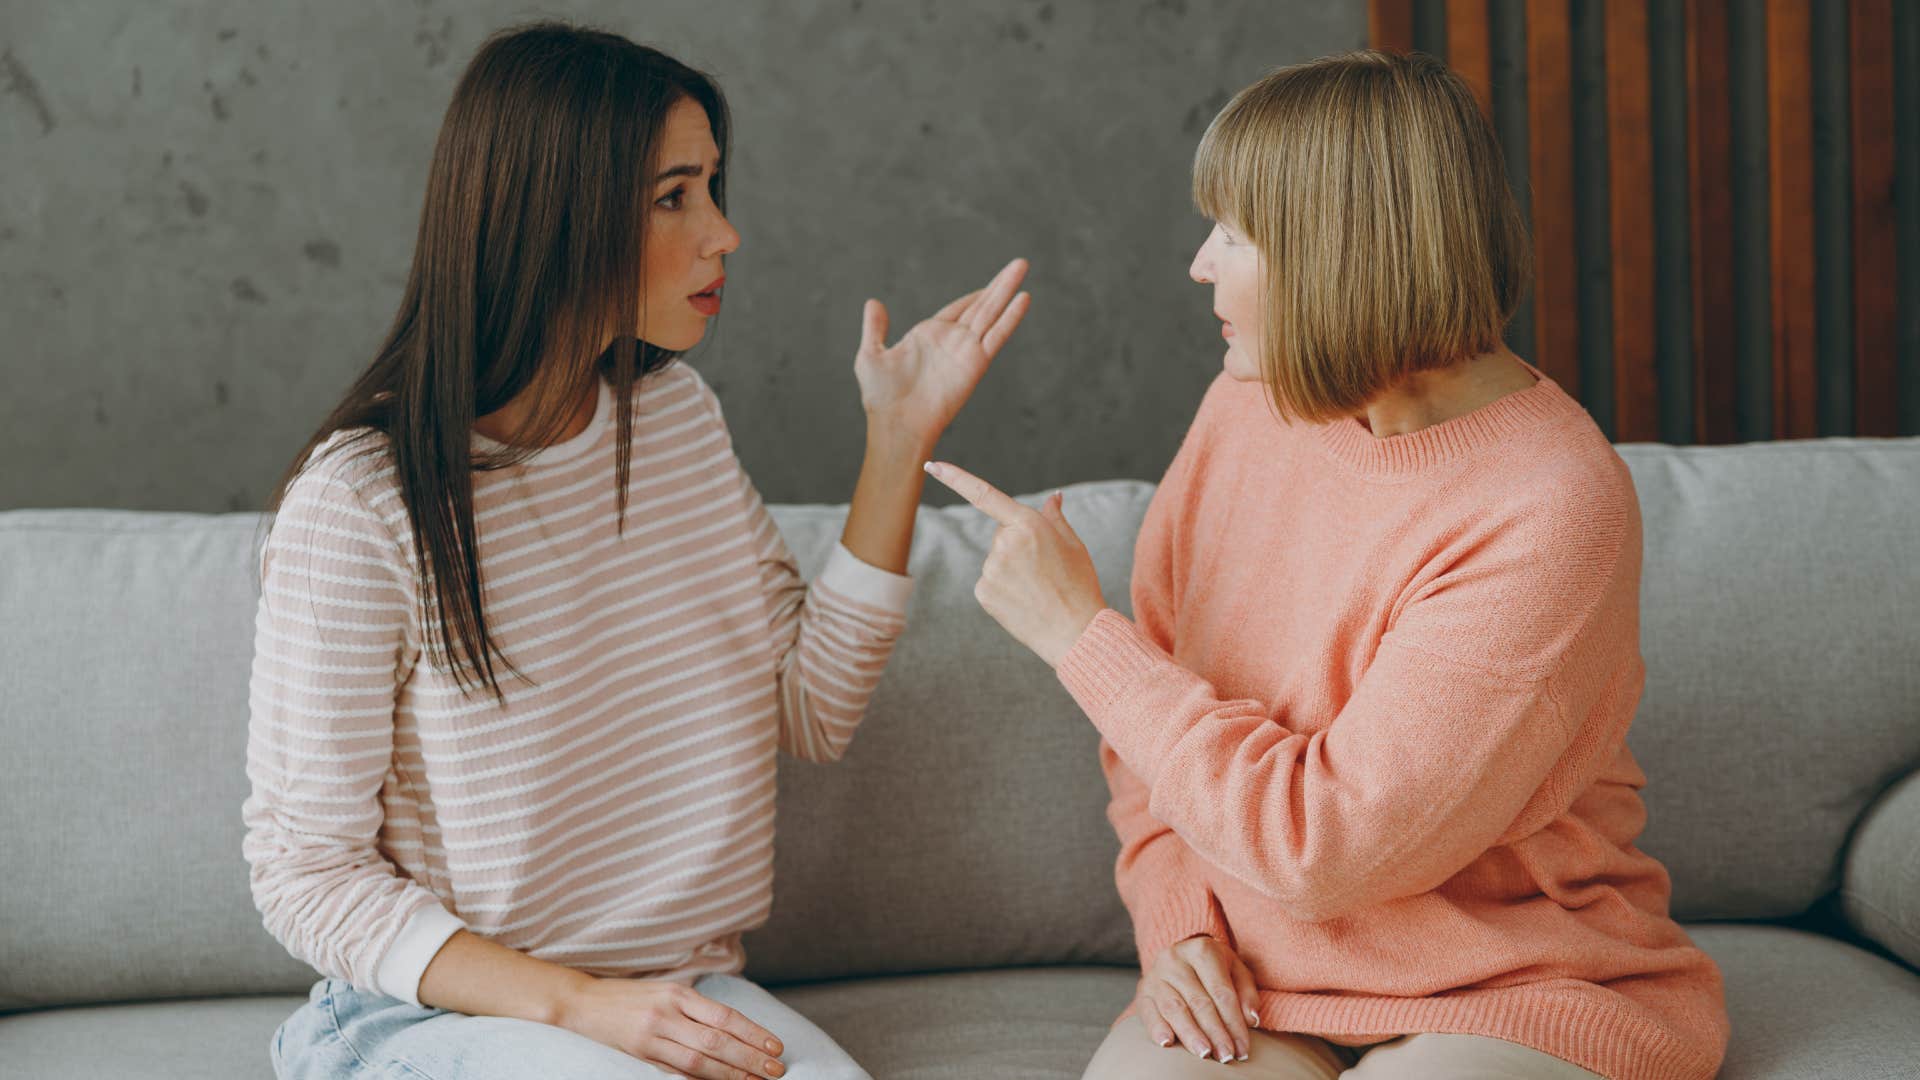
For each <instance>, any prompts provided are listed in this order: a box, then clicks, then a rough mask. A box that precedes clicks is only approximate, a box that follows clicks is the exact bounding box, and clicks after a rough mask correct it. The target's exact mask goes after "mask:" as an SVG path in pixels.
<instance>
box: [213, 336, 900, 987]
mask: <svg viewBox="0 0 1920 1080" xmlns="http://www.w3.org/2000/svg"><path fill="white" fill-rule="evenodd" d="M614 412H615V408H614V398H613V391H612V389H611V387H609V386H608V385H607V384H606V383H605V382H604V381H603V382H602V383H601V384H600V400H599V404H598V406H597V407H596V409H595V411H594V415H593V420H592V421H591V423H590V424H589V425H588V427H587V428H586V430H585V431H583V432H581V433H580V434H579V435H578V436H576V437H573V438H570V439H567V440H564V441H562V442H559V443H556V444H554V445H552V446H548V447H546V448H544V449H542V450H540V451H539V452H537V453H536V454H535V455H534V456H533V457H531V458H529V459H528V460H527V461H525V462H523V463H521V464H519V465H515V466H512V467H509V468H506V469H501V470H495V471H486V472H480V471H476V472H475V473H474V475H473V481H474V515H475V528H476V531H477V536H478V540H477V550H478V555H479V561H480V565H481V573H482V581H483V583H484V590H485V591H484V596H485V603H486V614H487V618H488V622H489V628H490V630H491V632H492V633H493V635H494V637H495V640H496V642H497V643H498V644H499V646H500V647H501V651H502V652H503V653H504V654H505V656H506V657H507V659H508V660H509V661H510V662H511V663H512V664H513V665H514V666H515V667H517V668H518V669H519V671H521V672H522V673H523V674H524V675H525V676H526V680H522V679H519V678H517V677H515V676H514V675H513V674H512V673H511V672H509V671H506V670H504V669H501V673H500V675H501V689H502V690H503V691H504V692H505V695H506V703H505V705H504V706H503V705H501V704H499V703H498V702H496V701H495V699H494V698H493V696H492V695H491V693H490V692H488V691H486V690H484V689H483V690H481V691H480V692H478V693H476V694H474V695H472V696H470V697H468V696H463V695H462V694H461V693H460V692H459V690H458V688H457V685H456V683H455V682H454V680H453V678H452V676H451V674H450V673H449V672H448V671H446V670H444V669H443V668H442V667H441V666H439V665H438V664H436V663H435V661H434V659H433V657H432V656H430V655H429V654H428V650H426V649H425V648H423V646H424V644H425V643H426V641H427V640H428V636H427V631H428V629H429V628H430V624H428V625H425V626H423V623H422V618H421V614H420V612H421V611H422V603H421V600H422V597H421V596H420V590H419V589H418V588H417V586H416V581H417V580H418V574H417V564H416V561H415V559H414V554H413V549H412V537H411V530H410V528H409V524H408V520H407V514H406V510H405V508H404V506H403V505H402V503H401V499H400V495H399V489H398V486H397V483H396V481H395V478H394V474H393V470H392V466H391V463H390V461H388V460H387V459H386V457H385V455H372V456H362V455H358V454H355V453H349V452H348V451H350V450H353V449H355V447H354V446H353V445H351V444H353V443H354V436H355V435H356V434H357V435H360V436H366V435H369V434H370V433H369V432H367V431H365V430H364V429H363V430H361V431H360V432H357V433H349V432H341V433H336V434H335V435H334V436H332V437H331V438H329V439H328V440H327V441H326V442H324V443H323V444H322V445H321V446H320V447H319V448H318V449H317V450H316V451H315V453H314V455H313V458H312V462H311V463H310V464H309V466H308V467H307V468H306V469H304V470H303V471H302V472H301V474H300V475H299V477H298V478H297V479H296V480H295V481H294V482H293V483H292V484H291V485H290V487H289V489H288V492H287V495H286V497H285V499H284V500H283V504H282V506H281V508H280V511H279V513H278V515H277V516H276V518H275V519H274V522H273V526H272V529H271V531H270V532H269V534H268V536H267V540H266V543H265V545H264V547H263V548H262V550H261V552H260V579H261V588H262V593H261V598H260V603H259V607H258V611H257V615H256V618H255V648H254V661H253V670H252V679H251V684H250V690H249V704H250V711H251V716H250V721H249V725H248V742H247V774H248V777H249V779H250V780H251V782H252V790H251V794H250V796H249V797H248V798H247V800H246V802H245V804H244V806H243V807H242V816H243V818H244V821H245V824H246V839H245V842H244V852H245V855H246V858H247V862H248V864H249V865H250V867H251V880H252V887H253V897H254V902H255V904H256V906H257V907H258V908H259V909H260V911H261V913H262V914H263V916H264V917H265V922H266V926H267V929H268V930H269V931H270V932H271V933H272V934H273V935H274V937H275V938H276V939H278V940H279V941H280V942H281V943H282V944H284V945H285V946H286V947H287V949H288V950H289V951H290V952H292V953H293V955H294V956H296V957H298V958H299V959H301V960H303V961H305V962H306V963H308V964H311V965H312V966H313V967H314V968H315V969H317V970H319V971H321V972H322V973H325V974H327V975H331V976H335V977H340V978H345V979H347V980H349V981H350V982H352V983H353V984H354V985H355V986H357V987H360V988H362V989H369V990H379V991H382V992H384V993H387V994H390V995H392V996H394V997H397V998H400V999H402V1000H405V1001H408V1002H411V1003H414V1004H418V996H417V994H418V986H419V982H420V977H421V974H422V973H423V972H424V971H425V970H426V967H427V965H428V963H429V962H430V961H431V960H432V958H433V956H434V954H435V953H436V952H437V951H438V950H439V948H440V946H441V945H442V944H444V943H445V941H446V940H447V938H449V937H451V936H452V935H453V933H454V932H455V931H456V930H459V929H461V928H463V927H464V928H466V929H468V930H470V931H472V932H474V933H476V934H479V935H481V936H483V937H486V938H488V939H490V940H492V941H495V942H498V943H500V944H503V945H507V946H509V947H512V948H514V949H518V950H520V951H522V952H525V953H527V954H529V955H532V956H534V957H537V958H539V959H542V960H548V961H552V962H555V963H559V964H564V965H566V966H568V967H572V968H575V969H578V970H581V971H585V972H588V973H590V974H595V975H613V976H642V977H650V978H675V979H681V980H691V979H692V978H695V977H697V976H699V975H701V974H705V973H709V972H738V971H739V970H741V968H742V967H743V966H744V963H745V956H744V954H743V952H742V949H741V946H740V936H741V934H742V933H743V932H744V931H747V930H750V929H753V928H754V927H756V926H759V925H760V924H762V923H763V922H765V921H766V918H767V915H768V912H769V909H770V905H771V901H772V886H773V833H774V752H775V749H776V747H777V748H779V749H781V750H785V751H787V752H788V753H790V754H792V755H795V756H797V757H800V758H803V759H806V760H810V761H831V760H834V759H836V758H838V757H839V756H840V755H841V754H842V753H843V752H844V751H845V749H846V746H847V742H848V740H849V739H850V738H852V736H853V734H854V731H855V728H856V727H857V725H858V724H859V721H860V718H861V715H862V713H863V711H864V710H865V707H866V703H867V699H868V697H869V695H870V694H871V693H872V691H873V688H874V686H875V684H876V683H877V682H878V680H879V677H880V672H881V669H882V668H883V667H884V666H885V664H886V661H887V658H888V656H889V654H890V653H891V651H892V648H893V642H894V640H895V638H896V637H897V636H898V634H899V632H900V630H901V628H902V625H903V619H904V614H905V611H906V604H907V599H908V596H909V594H910V592H911V588H912V582H911V580H910V579H908V578H905V577H902V576H900V575H897V574H892V573H888V572H886V571H884V570H880V569H878V568H876V567H873V566H870V565H868V564H866V563H864V562H861V561H860V560H859V559H857V558H855V557H854V556H853V555H852V554H851V553H849V552H848V551H847V550H846V548H844V547H837V548H836V549H835V550H834V552H833V554H832V556H831V557H830V559H829V561H828V563H827V566H826V568H825V569H824V570H823V571H822V572H821V574H820V575H819V577H818V578H817V579H816V580H815V581H814V582H813V584H812V585H811V586H809V585H807V584H806V583H804V582H803V581H802V580H801V578H800V576H799V573H798V571H797V569H796V566H795V563H794V559H793V556H792V555H791V553H790V552H789V551H788V549H787V547H786V544H785V542H784V541H783V540H782V539H781V536H780V534H779V532H778V531H777V530H776V529H775V527H774V524H773V521H772V519H771V518H770V517H769V516H768V514H767V511H766V508H765V506H764V505H763V504H762V502H761V500H760V497H759V494H758V493H757V492H756V491H755V490H754V488H753V485H752V483H751V481H749V480H748V478H747V476H746V474H745V473H744V472H743V471H742V469H741V467H740V463H739V461H738V459H737V458H736V457H735V456H734V453H733V448H732V442H731V439H730V438H729V435H728V432H727V427H726V423H725V421H724V419H723V418H722V416H721V412H720V407H719V403H718V401H717V400H716V399H715V398H714V395H713V392H712V391H711V390H710V389H709V388H708V387H707V385H706V384H705V383H704V382H703V381H702V380H701V379H700V377H699V376H698V375H697V374H696V373H695V372H694V371H693V370H692V369H691V368H689V367H687V366H685V365H684V364H674V365H671V366H669V367H668V368H666V369H665V370H663V371H661V372H658V373H656V374H654V375H651V376H648V377H647V378H645V379H644V380H642V381H641V382H640V383H639V384H637V385H636V386H635V389H634V393H633V428H632V468H631V475H630V481H629V485H628V506H627V518H626V525H625V532H624V535H622V534H621V533H620V532H618V531H617V530H616V516H617V513H616V504H615V498H614V496H615V492H614V490H613V489H614V484H613V477H614V475H615V471H614V462H615V432H616V430H617V428H618V425H617V424H616V423H615V422H614ZM374 437H375V438H378V436H374ZM474 445H475V447H476V449H482V450H485V449H498V448H499V444H497V443H494V442H493V441H491V440H489V439H487V438H486V437H484V436H481V435H479V434H477V433H476V434H475V435H474Z"/></svg>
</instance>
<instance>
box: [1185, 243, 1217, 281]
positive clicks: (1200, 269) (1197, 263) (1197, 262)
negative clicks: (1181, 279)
mask: <svg viewBox="0 0 1920 1080" xmlns="http://www.w3.org/2000/svg"><path fill="white" fill-rule="evenodd" d="M1187 276H1188V277H1190V278H1192V279H1193V280H1194V281H1196V282H1198V283H1199V284H1201V285H1211V284H1213V266H1212V264H1211V263H1209V262H1208V260H1207V249H1205V248H1201V249H1200V250H1199V252H1197V253H1195V255H1194V256H1193V265H1191V266H1189V267H1187Z"/></svg>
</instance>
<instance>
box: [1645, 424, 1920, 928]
mask: <svg viewBox="0 0 1920 1080" xmlns="http://www.w3.org/2000/svg"><path fill="white" fill-rule="evenodd" d="M1619 450H1620V455H1621V457H1623V458H1624V459H1625V460H1626V462H1627V465H1628V467H1629V468H1631V469H1632V470H1633V481H1634V486H1635V488H1636V489H1637V490H1638V492H1639V496H1640V504H1641V509H1642V513H1641V517H1642V520H1643V528H1644V532H1645V536H1646V553H1645V557H1644V560H1643V566H1644V570H1643V574H1642V578H1641V591H1640V596H1641V603H1640V623H1641V639H1640V650H1641V653H1642V654H1643V655H1644V656H1645V658H1646V663H1647V685H1646V692H1645V695H1644V696H1643V697H1642V699H1641V703H1640V711H1639V714H1638V715H1637V716H1636V717H1635V718H1634V722H1633V728H1632V730H1631V731H1630V732H1629V734H1628V744H1629V745H1630V746H1632V748H1633V751H1634V754H1635V756H1636V757H1637V758H1638V759H1639V761H1640V764H1641V766H1642V767H1643V768H1644V769H1645V770H1646V772H1647V776H1648V784H1647V789H1646V791H1645V792H1644V793H1643V795H1644V797H1645V799H1646V803H1647V817H1648V821H1647V828H1646V832H1645V833H1644V834H1643V836H1642V838H1641V840H1640V846H1641V847H1642V848H1644V849H1645V850H1646V851H1647V852H1649V853H1651V854H1652V855H1654V856H1656V857H1657V858H1659V859H1660V860H1661V861H1663V862H1664V863H1666V865H1667V868H1668V870H1670V871H1671V872H1672V875H1673V883H1674V886H1673V892H1674V895H1673V911H1674V914H1675V915H1676V916H1678V917H1680V918H1682V919H1688V920H1696V919H1709V918H1713V919H1719V918H1730V919H1772V918H1782V917H1785V916H1789V915H1793V914H1795V913H1798V912H1800V911H1803V910H1805V909H1806V908H1808V907H1809V906H1811V905H1812V904H1813V903H1814V902H1815V901H1817V900H1819V899H1820V898H1821V897H1823V896H1825V895H1826V894H1827V893H1829V892H1831V891H1832V890H1833V888H1834V887H1835V885H1836V884H1838V880H1839V870H1840V862H1841V855H1842V850H1843V848H1844V846H1845V844H1846V838H1847V832H1848V830H1849V829H1850V828H1851V827H1852V826H1853V824H1854V822H1855V821H1856V820H1858V819H1859V817H1860V814H1861V812H1862V811H1863V810H1864V809H1865V808H1866V806H1867V804H1868V803H1869V802H1871V801H1872V800H1873V798H1874V797H1875V796H1876V795H1877V794H1878V793H1879V792H1880V791H1882V790H1883V789H1885V788H1886V787H1887V786H1888V785H1889V784H1891V783H1892V782H1893V781H1894V780H1895V779H1896V778H1898V777H1900V776H1902V775H1904V774H1905V773H1907V772H1909V771H1911V770H1912V769H1913V768H1914V767H1915V766H1916V765H1920V662H1916V660H1915V658H1916V657H1920V618H1915V616H1914V613H1915V612H1916V611H1920V439H1822V440H1811V441H1794V442H1777V443H1757V444H1753V445H1748V446H1733V447H1678V448H1676V447H1669V446H1651V445H1627V446H1622V447H1620V448H1619Z"/></svg>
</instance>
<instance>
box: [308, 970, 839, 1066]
mask: <svg viewBox="0 0 1920 1080" xmlns="http://www.w3.org/2000/svg"><path fill="white" fill-rule="evenodd" d="M693 988H694V989H695V990H697V991H699V992H700V993H702V994H705V995H706V996H707V997H710V998H712V999H714V1000H715V1001H718V1002H720V1003H722V1004H724V1005H726V1006H728V1007H729V1008H732V1009H734V1010H736V1011H738V1012H740V1013H742V1014H744V1015H745V1016H746V1017H747V1018H748V1019H749V1020H752V1021H753V1022H754V1023H756V1024H759V1025H760V1026H761V1027H763V1028H766V1029H767V1030H768V1031H771V1032H773V1033H774V1034H775V1035H776V1036H778V1037H779V1039H780V1042H781V1043H782V1045H783V1046H784V1047H785V1048H786V1052H785V1053H784V1054H782V1055H781V1060H782V1061H783V1062H785V1063H786V1066H787V1072H786V1076H785V1077H784V1078H783V1080H872V1078H871V1077H869V1076H868V1075H867V1073H866V1071H865V1070H863V1069H861V1068H860V1066H858V1065H856V1064H854V1061H853V1059H852V1058H850V1057H848V1056H847V1052H846V1051H844V1050H842V1049H840V1046H839V1044H838V1043H835V1042H834V1041H833V1037H832V1036H830V1035H828V1034H827V1033H826V1032H824V1031H821V1030H820V1029H819V1028H817V1027H815V1026H814V1025H813V1024H812V1023H811V1022H810V1021H808V1020H807V1019H806V1018H805V1017H803V1016H801V1015H800V1014H799V1013H797V1012H794V1011H793V1010H792V1009H789V1008H787V1007H786V1006H785V1005H782V1004H781V1003H780V1002H779V1000H778V999H776V998H775V997H774V996H773V995H772V994H769V993H767V992H766V991H765V990H762V989H761V988H760V987H758V986H756V985H754V984H753V983H752V982H750V981H748V980H746V979H742V978H740V977H739V976H737V975H703V976H701V977H700V978H699V980H698V981H696V982H695V983H694V984H693ZM272 1054H273V1072H274V1075H275V1076H278V1077H279V1078H280V1080H309V1078H312V1080H320V1078H323V1077H325V1078H332V1077H352V1078H355V1080H372V1078H376V1077H378V1078H381V1080H521V1078H524V1077H532V1076H538V1077H551V1078H553V1080H589V1078H592V1080H599V1078H602V1077H605V1078H608V1080H659V1078H661V1077H666V1076H671V1075H675V1074H672V1073H667V1072H663V1071H661V1070H659V1069H656V1068H654V1067H653V1066H651V1065H648V1064H646V1063H645V1062H642V1061H641V1060H639V1059H638V1058H635V1057H631V1056H629V1055H627V1054H625V1053H622V1052H621V1051H619V1050H615V1049H614V1048H613V1047H610V1046H605V1045H603V1044H601V1043H597V1042H595V1041H593V1040H592V1039H589V1038H587V1037H586V1036H584V1035H576V1034H574V1033H573V1032H571V1031H568V1030H566V1029H564V1028H558V1027H553V1026H551V1025H548V1024H538V1023H534V1022H533V1021H530V1020H512V1019H508V1018H506V1017H499V1016H468V1015H467V1014H465V1013H457V1012H449V1011H448V1010H446V1009H422V1008H416V1007H414V1006H412V1005H409V1004H407V1003H406V1002H404V1001H401V1000H400V999H398V998H393V997H388V996H387V995H385V994H378V993H369V992H367V991H364V990H356V989H354V987H353V984H351V983H349V982H347V981H346V980H345V979H322V980H320V981H319V982H317V983H315V984H314V986H313V990H312V992H311V993H309V994H308V995H307V1003H306V1004H305V1005H302V1006H300V1008H298V1009H296V1010H295V1011H294V1014H293V1015H292V1016H289V1017H287V1019H286V1021H285V1022H284V1023H282V1024H281V1025H280V1030H278V1031H276V1032H274V1035H273V1045H272Z"/></svg>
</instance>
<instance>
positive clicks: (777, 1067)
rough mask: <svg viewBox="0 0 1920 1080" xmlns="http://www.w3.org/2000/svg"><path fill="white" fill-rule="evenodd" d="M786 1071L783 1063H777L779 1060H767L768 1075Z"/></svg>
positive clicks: (776, 1074) (777, 1074)
mask: <svg viewBox="0 0 1920 1080" xmlns="http://www.w3.org/2000/svg"><path fill="white" fill-rule="evenodd" d="M786 1071H787V1067H786V1066H785V1065H782V1064H780V1063H779V1062H777V1061H769V1062H767V1073H768V1074H769V1075H772V1076H779V1075H780V1074H782V1073H784V1072H786Z"/></svg>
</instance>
